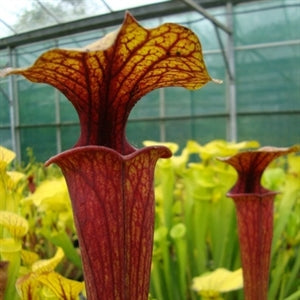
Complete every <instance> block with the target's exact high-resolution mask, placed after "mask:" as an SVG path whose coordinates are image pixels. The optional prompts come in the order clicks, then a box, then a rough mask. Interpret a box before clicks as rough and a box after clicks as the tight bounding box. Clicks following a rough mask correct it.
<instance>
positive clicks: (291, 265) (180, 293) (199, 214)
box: [146, 141, 300, 300]
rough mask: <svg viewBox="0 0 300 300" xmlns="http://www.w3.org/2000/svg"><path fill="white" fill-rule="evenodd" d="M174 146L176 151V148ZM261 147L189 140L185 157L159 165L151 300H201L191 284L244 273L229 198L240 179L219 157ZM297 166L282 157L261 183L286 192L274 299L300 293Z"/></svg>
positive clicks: (277, 230)
mask: <svg viewBox="0 0 300 300" xmlns="http://www.w3.org/2000/svg"><path fill="white" fill-rule="evenodd" d="M146 144H147V145H148V144H149V143H146ZM169 146H171V147H173V149H174V152H176V150H177V146H176V145H174V144H171V145H169ZM257 146H258V145H257V143H255V142H249V143H240V144H231V143H225V142H223V141H213V142H211V143H208V144H206V145H205V146H200V145H199V144H197V143H195V142H193V141H190V142H188V143H187V145H186V147H185V148H184V149H183V151H182V153H181V154H180V155H174V156H173V157H172V158H170V159H169V160H161V161H159V163H158V166H157V170H156V182H155V188H156V212H157V214H156V230H155V236H154V252H153V266H152V278H151V294H152V295H153V297H156V298H157V299H163V300H173V299H174V300H186V299H192V300H196V299H202V298H200V296H199V295H197V294H196V292H194V291H192V289H191V286H192V281H193V278H195V277H197V276H199V275H202V274H205V273H207V272H211V271H214V270H216V269H218V268H224V269H227V270H231V271H234V270H237V269H238V268H239V267H240V252H239V245H238V236H237V228H236V217H235V207H234V204H233V201H232V200H231V199H229V198H227V197H226V192H227V191H228V190H229V189H230V188H231V187H232V186H233V184H234V182H235V180H236V177H237V174H236V173H235V171H234V170H233V168H231V167H229V166H227V165H225V164H222V163H221V162H219V161H218V160H217V157H218V156H229V155H233V154H235V153H236V152H238V151H240V150H242V149H245V148H249V147H250V148H252V147H257ZM299 163H300V157H299V156H296V155H289V156H288V158H287V159H286V158H282V159H279V160H277V161H276V162H275V163H273V164H272V165H271V166H269V168H268V169H267V170H266V172H265V174H264V176H263V179H262V180H263V184H264V186H265V187H266V188H269V189H271V190H275V191H279V192H280V193H279V194H278V196H277V197H276V203H275V207H276V211H275V224H274V239H273V251H272V265H271V275H270V277H271V278H270V288H269V299H270V300H272V299H286V298H287V297H288V296H290V295H293V293H295V295H298V294H297V290H298V289H299V287H300V278H299V275H300V265H299V264H300V262H299V261H300V258H299V256H297V253H298V251H299V247H300V243H299V241H300V240H299V232H300V231H299V229H300V223H299V221H300V219H299V216H300V214H299V208H300V165H299ZM223 297H224V298H223V299H228V300H229V299H230V300H235V299H243V293H242V291H234V292H229V293H226V294H224V295H223ZM291 297H292V296H291ZM295 297H296V296H295ZM213 299H215V298H213ZM216 299H217V298H216Z"/></svg>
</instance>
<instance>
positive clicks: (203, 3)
mask: <svg viewBox="0 0 300 300" xmlns="http://www.w3.org/2000/svg"><path fill="white" fill-rule="evenodd" d="M246 1H247V2H250V1H255V0H246ZM246 1H242V0H240V1H239V0H231V1H226V0H219V1H217V0H198V1H196V0H194V1H193V0H173V1H169V2H163V3H158V4H152V5H147V6H143V7H137V8H133V9H131V10H130V11H131V13H132V14H133V15H134V16H135V17H136V18H137V19H138V20H146V19H153V18H158V17H162V16H167V15H173V14H179V13H184V12H190V11H192V10H196V11H197V12H199V13H200V14H201V15H202V16H204V17H205V18H207V19H208V20H210V21H211V22H212V24H213V25H214V26H215V31H216V36H217V39H218V41H219V45H220V52H221V53H222V55H223V59H224V64H225V67H226V73H227V76H226V80H225V84H226V89H227V95H226V101H227V112H226V113H222V114H212V115H205V116H203V115H201V116H200V115H193V116H190V118H199V117H201V118H203V117H208V118H210V117H215V116H223V117H227V118H228V122H227V138H228V140H230V141H235V140H236V139H237V112H236V86H235V65H234V61H235V59H234V54H235V50H237V48H236V49H235V48H234V40H233V24H232V23H233V22H232V9H233V3H234V4H237V3H241V2H246ZM215 6H223V7H224V6H225V7H226V12H227V20H226V24H222V23H221V22H219V21H218V20H217V19H216V18H214V17H213V16H212V15H211V14H210V13H209V12H208V11H207V10H206V8H210V7H215ZM124 13H125V11H124V10H123V11H117V12H111V13H109V14H105V15H101V16H95V17H91V18H87V19H82V20H77V21H74V22H70V23H61V24H58V25H54V26H51V27H47V28H42V29H38V30H34V31H31V32H26V33H22V34H16V35H13V36H10V37H7V38H4V39H0V50H1V49H8V50H9V51H8V52H9V56H10V64H11V65H12V66H14V65H15V63H14V61H13V59H14V55H13V52H14V48H15V47H17V46H20V45H25V44H30V43H34V42H39V41H43V40H48V39H54V38H57V37H62V36H67V35H72V34H77V33H81V32H85V31H91V30H95V29H103V28H107V27H110V26H116V25H119V24H120V23H122V21H123V18H124ZM220 31H222V32H223V33H224V34H226V42H225V45H223V42H222V39H221V37H220ZM260 46H261V45H260ZM244 48H248V47H247V46H245V47H244ZM10 78H11V79H8V84H9V95H8V100H9V103H10V120H11V124H10V126H11V136H12V147H13V150H14V151H15V152H16V153H17V156H18V157H19V158H20V145H19V140H20V139H19V136H18V135H19V130H18V129H19V122H18V113H17V112H18V107H17V106H18V101H17V95H16V94H15V90H16V89H15V81H13V79H12V77H10ZM163 93H164V92H163V90H162V92H161V93H160V98H161V99H162V101H163V99H164V97H163V96H164V95H163ZM55 101H56V102H55V103H56V110H58V95H56V99H55ZM163 110H164V108H161V113H160V116H159V117H156V118H145V120H157V121H159V122H161V123H162V124H163V120H169V119H177V118H176V117H174V118H173V117H172V118H170V117H165V116H164V111H163ZM264 113H266V112H264ZM287 113H294V112H287ZM298 113H299V112H298ZM255 114H257V113H255ZM183 118H185V117H183ZM178 119H182V117H179V118H178ZM143 120H144V119H143ZM131 121H135V120H131ZM137 121H140V119H139V120H137ZM40 125H43V124H40ZM40 125H38V124H37V125H29V126H25V127H35V126H40ZM59 125H60V116H59V112H58V114H56V122H55V124H47V126H56V127H57V131H56V137H57V151H58V152H60V151H61V138H60V136H61V133H60V126H59ZM63 125H66V126H67V125H68V124H67V123H66V124H65V123H64V124H63ZM70 125H72V124H70ZM161 138H162V140H164V139H165V132H164V128H163V126H162V129H161Z"/></svg>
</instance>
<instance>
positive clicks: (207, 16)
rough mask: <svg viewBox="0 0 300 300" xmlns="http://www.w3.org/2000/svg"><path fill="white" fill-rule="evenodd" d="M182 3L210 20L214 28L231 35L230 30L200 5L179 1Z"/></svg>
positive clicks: (184, 0)
mask: <svg viewBox="0 0 300 300" xmlns="http://www.w3.org/2000/svg"><path fill="white" fill-rule="evenodd" d="M181 1H182V2H183V3H185V4H187V5H188V6H190V7H191V8H192V9H194V10H196V11H197V12H199V13H200V14H201V15H202V16H204V17H205V18H206V19H208V20H210V21H211V22H212V23H213V24H214V25H215V26H217V27H218V28H221V29H222V30H224V31H225V32H226V33H228V34H232V30H231V29H230V28H228V27H227V26H225V25H224V24H222V23H221V22H219V21H218V20H217V19H216V18H215V17H214V16H213V15H211V14H210V13H209V12H208V11H207V10H206V9H205V8H203V7H202V6H201V5H199V4H197V3H196V2H195V1H193V0H181Z"/></svg>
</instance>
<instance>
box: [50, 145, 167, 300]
mask: <svg viewBox="0 0 300 300" xmlns="http://www.w3.org/2000/svg"><path fill="white" fill-rule="evenodd" d="M169 156H171V152H170V151H169V149H167V148H165V147H147V148H144V149H142V150H139V151H136V152H134V153H133V154H130V155H127V156H122V155H120V154H119V153H117V152H116V151H114V150H111V149H109V148H106V147H99V146H86V147H81V148H76V149H72V150H69V151H66V152H64V153H62V154H59V155H58V156H56V157H53V158H52V159H50V160H49V161H48V162H47V163H48V164H49V163H56V164H57V165H59V166H60V167H61V169H62V170H63V173H64V176H65V178H66V181H67V184H68V188H69V193H70V196H71V198H72V205H73V211H74V212H75V214H74V219H75V223H76V225H77V226H76V227H77V229H78V230H77V234H78V239H79V243H80V249H81V253H82V259H83V266H84V274H85V278H86V279H88V280H86V290H87V295H88V299H89V300H98V299H107V300H110V299H111V300H112V299H114V300H131V299H135V300H146V299H148V290H149V278H150V270H151V258H152V255H151V253H152V240H153V224H154V193H153V187H152V182H153V173H154V168H155V164H156V161H157V159H158V158H160V157H169Z"/></svg>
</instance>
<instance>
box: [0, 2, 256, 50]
mask: <svg viewBox="0 0 300 300" xmlns="http://www.w3.org/2000/svg"><path fill="white" fill-rule="evenodd" d="M247 1H251V0H247ZM252 1H253V0H252ZM227 2H228V1H227V0H126V1H122V0H26V1H22V0H9V1H5V2H4V1H1V3H0V48H3V47H6V46H16V45H18V44H20V43H22V42H23V41H24V38H25V39H27V42H31V40H30V39H29V40H28V37H29V34H28V33H29V32H35V34H30V35H31V36H34V39H33V38H32V40H35V39H36V37H37V34H36V33H37V32H38V31H39V30H41V29H46V28H49V30H50V31H51V29H52V30H53V33H52V36H51V34H50V35H49V30H48V31H47V32H45V31H44V32H42V33H41V36H42V38H40V39H44V38H53V37H55V35H56V34H57V32H59V31H60V34H61V35H64V34H72V33H75V30H76V29H78V28H80V27H81V26H82V24H81V25H80V24H79V25H78V21H81V22H82V23H84V24H85V25H84V26H83V27H84V28H83V30H86V29H87V30H88V29H95V28H99V26H98V25H99V20H100V19H99V16H101V21H100V23H101V24H102V27H105V26H111V25H116V24H120V21H121V20H122V18H123V16H124V11H126V10H130V11H131V12H132V13H133V14H134V15H135V16H136V17H137V18H139V19H146V18H155V17H159V16H162V15H168V14H169V15H170V14H174V13H179V12H184V11H187V10H192V9H193V10H195V6H196V7H197V8H198V11H199V9H200V10H201V11H202V14H204V16H205V9H206V8H208V7H213V6H219V5H226V3H227ZM231 2H232V3H233V4H236V3H240V2H246V1H242V0H232V1H231ZM196 10H197V9H196ZM199 12H200V11H199ZM205 17H207V16H205ZM95 19H97V21H95ZM87 20H89V21H87ZM74 22H77V23H76V28H75V26H74V25H72V24H74ZM66 24H69V25H68V26H67V25H66ZM100 27H101V26H100ZM55 28H56V29H55ZM58 28H60V30H58ZM79 30H80V29H79ZM225 31H226V29H225ZM16 37H17V39H16ZM16 40H18V41H20V40H22V42H19V43H18V42H16Z"/></svg>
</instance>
